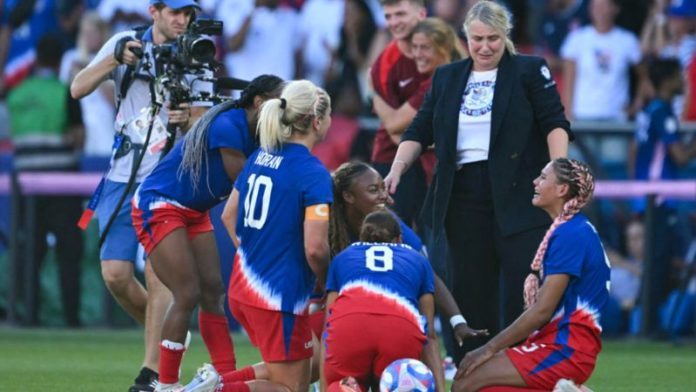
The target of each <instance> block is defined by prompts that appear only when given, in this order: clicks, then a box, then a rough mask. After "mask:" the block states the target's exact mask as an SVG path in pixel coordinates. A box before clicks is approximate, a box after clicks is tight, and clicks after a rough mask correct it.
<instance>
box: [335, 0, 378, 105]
mask: <svg viewBox="0 0 696 392" xmlns="http://www.w3.org/2000/svg"><path fill="white" fill-rule="evenodd" d="M344 7H345V10H344V16H343V24H342V27H341V35H340V41H339V45H338V48H337V50H336V51H335V52H334V53H333V54H332V59H331V66H330V67H329V69H328V70H327V75H326V76H327V80H326V89H327V91H328V93H329V94H330V95H331V96H332V97H334V106H335V110H334V113H336V114H343V115H347V116H349V117H356V116H358V115H359V114H361V113H362V111H363V109H364V108H365V104H366V103H367V94H368V86H367V75H368V69H369V67H370V53H371V52H372V50H373V48H374V47H375V45H380V42H381V41H383V39H384V37H383V35H384V34H383V32H382V31H381V30H380V29H379V27H378V26H377V22H376V21H375V20H374V18H373V16H372V12H371V11H370V8H369V5H368V3H367V1H366V0H346V1H345V2H344Z"/></svg>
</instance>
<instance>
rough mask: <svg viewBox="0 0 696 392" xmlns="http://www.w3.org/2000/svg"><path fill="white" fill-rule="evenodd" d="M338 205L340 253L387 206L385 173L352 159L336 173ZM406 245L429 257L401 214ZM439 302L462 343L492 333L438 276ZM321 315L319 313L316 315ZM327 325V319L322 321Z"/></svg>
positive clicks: (335, 240)
mask: <svg viewBox="0 0 696 392" xmlns="http://www.w3.org/2000/svg"><path fill="white" fill-rule="evenodd" d="M333 184H334V205H333V213H332V214H331V219H330V222H331V226H330V229H329V238H330V240H329V243H330V244H331V254H332V255H336V254H338V253H340V252H341V251H343V250H344V249H345V248H347V247H348V246H349V245H350V244H351V243H352V242H355V241H357V240H358V237H359V234H360V228H361V226H362V222H363V220H364V219H365V217H366V216H367V214H369V213H371V212H373V211H377V210H380V209H383V208H385V206H386V205H387V203H388V201H389V194H388V193H387V190H386V188H385V186H384V180H383V179H382V176H381V175H380V174H379V173H378V172H377V170H375V169H374V168H372V166H370V165H368V164H366V163H362V162H348V163H344V164H343V165H341V166H340V167H339V168H338V169H336V171H335V172H334V173H333ZM394 217H395V218H396V220H397V222H398V223H399V226H400V228H401V237H402V242H403V243H404V244H407V245H409V246H410V247H411V248H413V249H414V250H415V251H417V252H420V253H421V254H423V255H424V256H427V252H426V250H425V247H424V246H423V243H422V242H421V239H420V238H419V237H418V235H417V234H416V233H415V232H414V231H413V230H412V229H411V228H410V227H408V225H406V224H405V223H404V222H403V221H402V220H401V219H400V218H399V217H398V216H397V215H394ZM435 301H436V303H437V305H438V307H439V308H440V309H441V311H442V312H443V313H444V314H445V316H447V317H448V318H449V320H450V324H451V325H452V329H453V331H454V336H455V339H457V342H459V343H461V342H462V341H463V340H464V339H466V338H468V337H472V336H485V335H488V331H487V330H474V329H472V328H470V327H469V325H468V324H467V322H466V320H465V319H464V317H463V316H462V314H461V311H460V310H459V306H457V303H456V302H455V301H454V298H453V297H452V294H451V293H450V291H449V290H448V289H447V286H446V285H445V283H444V282H443V281H442V280H441V279H440V278H439V277H438V276H437V275H435ZM314 317H318V316H313V318H314ZM322 325H323V320H322Z"/></svg>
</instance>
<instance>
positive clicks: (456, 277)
mask: <svg viewBox="0 0 696 392" xmlns="http://www.w3.org/2000/svg"><path fill="white" fill-rule="evenodd" d="M529 202H530V203H531V200H530V201H529ZM495 214H496V212H495V210H494V208H493V199H492V193H491V184H490V179H489V175H488V163H487V162H486V161H484V162H475V163H470V164H466V165H464V166H462V168H461V169H459V170H458V171H457V172H456V174H455V178H454V183H453V188H452V195H451V198H450V202H449V207H448V210H447V216H446V220H445V230H446V233H447V242H448V243H449V247H450V248H449V249H450V252H451V257H450V264H451V266H450V268H449V270H450V271H451V273H452V276H451V278H450V282H452V295H453V296H454V299H455V300H456V301H457V304H458V305H459V307H460V308H461V311H462V314H463V315H464V317H465V318H466V320H467V322H468V323H469V325H470V326H471V327H472V328H477V329H483V328H487V329H488V330H489V331H490V333H491V335H490V336H489V337H487V338H475V339H466V340H464V345H463V346H462V347H456V351H455V353H454V354H455V358H454V359H455V363H457V364H459V362H460V361H461V358H462V357H463V356H464V354H466V352H468V351H471V350H473V349H475V348H477V347H479V346H481V345H482V344H484V343H485V342H487V341H488V340H489V339H490V338H491V337H493V336H494V335H495V334H496V333H498V332H500V331H501V330H502V329H503V328H505V327H507V326H508V325H510V323H512V322H513V321H514V320H515V319H516V318H517V317H518V316H519V315H520V314H521V313H522V310H523V303H524V300H523V294H522V290H523V286H524V280H525V278H526V277H527V275H528V274H529V272H530V271H531V270H530V267H529V266H530V264H531V262H532V259H533V257H534V254H535V253H536V249H537V247H538V246H539V243H540V242H541V240H542V238H543V237H544V233H545V232H546V229H547V227H539V228H534V229H532V230H527V231H524V232H521V233H516V234H513V235H509V236H503V235H502V234H501V232H500V229H499V228H498V225H497V224H496V221H495Z"/></svg>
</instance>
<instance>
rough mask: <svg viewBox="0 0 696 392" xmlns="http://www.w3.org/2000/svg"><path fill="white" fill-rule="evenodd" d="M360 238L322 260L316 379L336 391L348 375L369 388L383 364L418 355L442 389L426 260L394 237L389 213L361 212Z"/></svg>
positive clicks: (397, 231) (374, 384) (375, 383)
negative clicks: (322, 323) (323, 306)
mask: <svg viewBox="0 0 696 392" xmlns="http://www.w3.org/2000/svg"><path fill="white" fill-rule="evenodd" d="M360 240H361V241H363V242H356V243H354V244H352V245H350V246H349V247H348V248H346V249H345V250H344V251H343V252H341V253H339V254H338V255H337V256H336V257H335V258H334V259H333V261H332V262H331V265H330V266H329V275H328V278H327V282H326V290H327V292H328V297H327V309H328V313H327V320H326V330H325V332H324V344H323V345H322V350H323V353H322V354H323V380H322V381H323V385H324V386H328V391H329V392H333V391H335V392H340V391H341V390H343V388H342V385H343V387H345V386H346V385H347V384H348V385H349V383H346V382H341V380H344V379H346V378H349V377H353V378H355V380H357V382H358V384H359V385H360V389H362V390H363V391H367V389H368V388H369V387H372V388H373V389H372V390H373V391H376V390H379V388H378V384H379V379H380V375H381V374H382V371H383V370H384V368H385V367H386V366H387V365H389V364H390V363H392V362H393V361H394V360H396V359H399V358H415V359H419V358H422V359H423V361H424V362H425V363H426V364H427V365H428V366H429V367H430V369H432V371H433V373H434V374H435V378H436V381H437V390H438V391H441V392H442V391H444V388H445V379H444V374H443V371H442V364H441V362H440V352H439V347H438V342H437V337H436V335H435V329H434V327H433V313H434V308H435V305H434V299H433V292H434V290H435V286H434V283H433V271H432V268H431V267H430V263H429V262H428V260H427V259H425V257H423V256H422V255H420V254H419V253H418V252H416V251H415V250H413V249H412V248H411V247H410V246H408V245H405V244H402V243H401V229H400V227H399V223H398V222H397V221H396V220H395V219H394V216H393V215H392V213H391V212H389V211H385V210H382V211H375V212H372V213H370V214H369V215H367V217H365V220H364V222H363V225H362V229H361V232H360ZM354 389H355V388H354Z"/></svg>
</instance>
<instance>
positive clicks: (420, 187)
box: [370, 0, 430, 226]
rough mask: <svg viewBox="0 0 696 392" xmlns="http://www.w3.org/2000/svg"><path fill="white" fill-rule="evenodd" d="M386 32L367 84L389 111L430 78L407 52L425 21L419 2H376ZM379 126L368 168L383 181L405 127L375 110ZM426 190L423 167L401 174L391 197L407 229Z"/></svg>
mask: <svg viewBox="0 0 696 392" xmlns="http://www.w3.org/2000/svg"><path fill="white" fill-rule="evenodd" d="M380 3H381V4H382V9H383V11H384V19H385V20H386V23H387V28H388V29H389V32H390V33H391V36H392V37H393V39H394V40H393V41H392V42H390V43H389V44H388V45H387V47H386V48H385V49H384V50H383V51H382V53H381V54H380V55H379V57H377V60H375V62H374V64H373V65H372V68H371V69H370V80H371V83H372V88H373V90H374V98H375V101H377V102H378V101H380V100H381V101H382V102H384V103H386V105H388V106H389V107H391V108H392V109H398V108H400V107H401V106H402V105H403V104H404V103H406V102H407V101H408V100H409V98H411V97H412V96H414V95H415V94H417V93H418V91H419V90H420V86H421V83H422V82H423V81H425V80H428V79H429V78H430V76H429V75H426V74H422V73H420V72H418V67H417V66H416V62H415V60H414V59H413V55H412V51H411V34H412V32H413V29H414V28H415V27H416V25H417V24H418V22H420V21H421V20H423V19H425V17H426V9H425V3H424V1H423V0H380ZM378 106H379V103H375V112H376V114H377V116H378V117H379V119H380V122H381V124H380V126H379V129H377V134H376V135H375V139H374V144H373V148H372V156H371V158H370V160H371V161H372V166H373V167H374V168H375V169H376V170H377V171H378V172H379V173H380V174H381V175H382V176H383V177H384V176H385V175H387V173H388V172H389V168H390V167H391V164H392V161H393V160H394V156H395V155H396V148H397V144H398V140H399V137H400V136H401V134H402V133H403V132H404V130H405V129H406V125H408V124H406V125H403V126H400V127H393V126H392V124H391V123H390V122H389V121H388V120H387V119H386V118H385V117H383V116H382V114H381V113H380V111H379V110H378V109H377V107H378ZM426 188H427V184H426V176H425V172H424V170H423V167H422V166H420V165H415V166H414V167H413V168H411V170H409V171H408V172H407V173H405V174H404V177H403V178H402V181H401V185H400V187H399V190H398V191H397V192H396V194H394V195H393V197H394V205H393V206H392V208H393V210H394V211H395V212H396V213H397V214H398V215H399V216H400V217H401V219H403V220H404V222H406V224H408V225H409V226H413V224H414V222H415V219H416V215H417V214H418V211H419V210H420V207H421V206H422V204H423V199H424V198H425V190H426Z"/></svg>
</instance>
